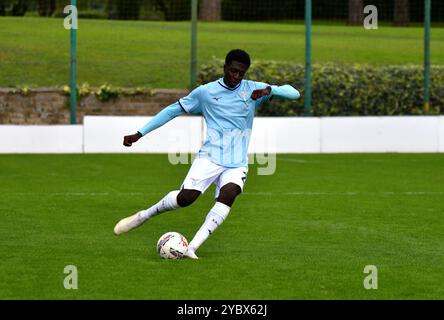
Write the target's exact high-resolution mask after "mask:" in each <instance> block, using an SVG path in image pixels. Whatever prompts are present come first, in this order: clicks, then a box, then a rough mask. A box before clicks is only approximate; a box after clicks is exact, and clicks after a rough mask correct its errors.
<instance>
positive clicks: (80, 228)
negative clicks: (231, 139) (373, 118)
mask: <svg viewBox="0 0 444 320" xmlns="http://www.w3.org/2000/svg"><path fill="white" fill-rule="evenodd" d="M443 164H444V154H354V155H350V154H343V155H278V156H277V167H276V172H275V174H273V175H270V176H260V175H257V168H258V167H257V166H256V165H251V166H250V172H249V176H248V178H247V182H246V186H245V190H244V193H243V194H242V195H241V196H239V198H238V199H237V200H236V202H235V204H234V206H233V209H232V211H231V213H230V215H229V217H228V219H227V220H226V221H225V222H224V224H223V225H222V226H221V227H220V228H219V229H218V230H217V231H216V232H215V233H214V234H213V235H212V236H211V237H210V238H209V239H208V241H207V242H205V243H204V244H203V246H202V247H201V248H200V250H199V251H198V255H199V256H200V260H197V261H195V260H179V261H167V260H162V259H160V258H159V257H158V256H157V254H156V250H155V244H156V242H157V240H158V238H159V237H160V236H161V235H162V234H163V233H164V232H167V231H178V232H181V233H183V234H184V235H185V236H186V237H187V238H188V240H191V238H192V237H193V235H194V233H195V232H196V231H197V229H198V228H199V227H200V225H201V223H202V222H203V220H204V218H205V216H206V214H207V212H208V210H209V209H210V208H211V206H212V203H213V192H214V186H213V187H211V188H210V189H209V190H208V191H207V192H206V193H205V194H204V195H203V196H202V197H201V198H199V199H198V201H197V202H196V203H195V204H193V205H192V206H190V207H188V208H183V209H180V210H178V211H174V212H169V213H165V214H163V215H160V216H158V217H155V218H153V219H152V220H150V221H149V222H147V223H146V224H145V225H143V226H142V227H140V228H138V229H136V230H134V231H132V232H130V233H128V234H126V235H123V236H121V237H115V236H114V235H113V233H112V230H113V227H114V225H115V223H116V222H117V221H118V220H119V219H121V218H122V217H124V216H127V215H129V214H132V213H133V212H135V211H136V210H139V209H142V208H145V207H147V206H149V205H151V204H153V203H154V202H157V201H158V200H159V199H160V198H161V197H162V196H163V195H164V194H166V193H167V192H169V191H171V190H174V189H177V188H179V187H180V184H181V183H182V181H183V178H184V177H185V174H186V173H187V170H188V167H189V166H188V165H176V166H173V165H170V164H169V162H168V158H167V156H166V155H148V154H146V155H145V154H139V155H134V154H132V155H106V154H104V155H2V156H0V182H1V183H0V214H1V225H0V228H1V236H0V247H1V250H0V261H1V263H0V299H165V300H166V299H210V300H211V299H283V300H285V299H442V298H444V287H443V286H442V283H443V282H444V272H443V269H442V266H443V265H444V232H443V230H444V188H443V183H444V170H443ZM67 265H75V266H76V267H77V270H78V289H77V290H66V289H65V288H64V286H63V281H64V278H65V277H66V276H67V275H66V274H64V273H63V270H64V267H65V266H67ZM366 265H375V266H376V267H377V268H378V289H376V290H366V289H365V288H364V285H363V283H364V279H365V277H366V276H367V274H364V267H365V266H366Z"/></svg>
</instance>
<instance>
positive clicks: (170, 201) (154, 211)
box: [139, 190, 179, 220]
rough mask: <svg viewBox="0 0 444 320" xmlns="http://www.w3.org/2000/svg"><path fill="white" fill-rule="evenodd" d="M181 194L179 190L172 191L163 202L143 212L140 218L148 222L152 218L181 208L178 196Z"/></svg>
mask: <svg viewBox="0 0 444 320" xmlns="http://www.w3.org/2000/svg"><path fill="white" fill-rule="evenodd" d="M178 194H179V190H175V191H171V192H170V193H168V194H167V195H166V196H165V197H163V199H162V200H160V201H159V202H158V203H156V204H155V205H154V206H152V207H150V208H148V209H146V210H143V211H142V212H141V213H140V214H139V216H140V217H141V218H142V219H143V220H148V219H149V218H151V217H154V216H157V215H158V214H161V213H162V212H166V211H171V210H174V209H177V208H179V205H178V204H177V195H178Z"/></svg>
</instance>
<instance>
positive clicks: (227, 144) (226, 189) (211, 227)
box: [114, 49, 300, 259]
mask: <svg viewBox="0 0 444 320" xmlns="http://www.w3.org/2000/svg"><path fill="white" fill-rule="evenodd" d="M249 67H250V56H249V55H248V53H246V52H245V51H243V50H239V49H235V50H231V51H230V52H229V53H228V54H227V56H226V58H225V65H224V76H223V78H221V79H218V80H216V81H213V82H210V83H207V84H205V85H201V86H199V87H197V88H196V89H194V90H193V91H191V93H190V94H189V95H188V96H186V97H184V98H181V99H179V101H177V102H176V103H173V104H171V105H169V106H168V107H166V108H165V109H163V110H162V111H160V112H159V113H158V114H157V115H156V116H154V118H152V119H151V121H149V122H148V123H147V124H146V125H145V126H144V127H142V128H141V129H140V130H139V131H138V132H136V133H135V134H132V135H127V136H125V137H124V138H123V144H124V145H125V146H127V147H130V146H131V145H132V144H133V143H135V142H136V141H138V140H139V139H140V138H142V137H143V136H144V135H146V134H148V133H149V132H151V131H153V130H155V129H156V128H159V127H160V126H162V125H164V124H165V123H167V122H168V121H170V120H172V119H174V118H175V117H177V116H180V115H182V114H185V113H189V114H202V116H203V117H204V119H205V121H206V124H207V136H206V140H205V142H204V144H203V146H202V148H201V149H200V150H199V152H198V154H197V156H196V158H195V159H194V161H193V164H192V165H191V168H190V170H189V172H188V174H187V176H186V177H185V180H184V182H183V184H182V186H181V188H180V190H175V191H171V192H170V193H168V194H167V195H166V196H165V197H164V198H163V199H161V200H160V201H159V202H158V203H156V204H155V205H153V206H151V207H150V208H148V209H146V210H141V211H139V212H137V213H136V214H134V215H132V216H129V217H127V218H124V219H122V220H120V221H119V222H118V223H117V225H116V226H115V228H114V233H115V234H116V235H121V234H123V233H125V232H128V231H130V230H132V229H134V228H136V227H138V226H140V225H142V224H143V223H144V222H145V221H147V220H149V219H150V218H152V217H154V216H156V215H159V214H161V213H163V212H166V211H170V210H175V209H178V208H183V207H187V206H189V205H191V204H192V203H193V202H194V201H196V199H197V198H198V197H199V195H200V194H202V193H203V192H205V190H206V189H207V188H208V187H209V186H210V185H211V184H212V183H215V185H216V194H215V199H216V202H215V204H214V206H213V207H212V208H211V210H210V212H209V213H208V215H207V217H206V219H205V221H204V223H203V225H202V227H201V228H200V229H199V230H198V231H197V233H196V235H195V236H194V238H193V239H192V241H191V242H190V243H189V246H188V250H187V252H186V253H185V256H186V257H188V258H192V259H198V257H197V256H196V253H195V252H196V250H197V249H198V248H199V247H200V246H201V245H202V243H203V242H204V241H205V240H206V239H207V238H208V237H209V236H210V235H211V234H212V233H213V232H214V231H215V230H216V228H217V227H219V226H220V225H221V224H222V222H224V220H225V219H226V218H227V216H228V213H229V212H230V209H231V207H232V205H233V202H234V200H235V199H236V197H237V196H238V195H239V194H240V193H241V192H242V189H243V187H244V183H245V179H246V177H247V172H248V160H247V148H248V143H249V139H250V135H251V129H252V126H253V118H254V114H255V111H256V109H257V108H258V107H260V106H261V105H262V104H263V103H264V102H266V101H267V100H270V99H271V97H275V98H278V99H279V98H280V99H291V100H293V99H297V98H299V97H300V94H299V92H298V91H297V90H296V89H294V88H293V87H292V86H290V85H288V84H287V85H283V86H276V85H269V84H266V83H262V82H255V81H251V80H243V78H244V75H245V73H246V72H247V70H248V68H249Z"/></svg>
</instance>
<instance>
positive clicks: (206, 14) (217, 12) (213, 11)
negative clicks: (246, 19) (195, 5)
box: [199, 0, 222, 21]
mask: <svg viewBox="0 0 444 320" xmlns="http://www.w3.org/2000/svg"><path fill="white" fill-rule="evenodd" d="M221 10H222V0H202V1H201V4H200V11H199V20H203V21H220V20H221V18H222V15H221Z"/></svg>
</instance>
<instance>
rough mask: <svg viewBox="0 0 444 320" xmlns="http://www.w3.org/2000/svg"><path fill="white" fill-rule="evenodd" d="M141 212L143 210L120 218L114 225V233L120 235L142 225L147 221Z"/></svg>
mask: <svg viewBox="0 0 444 320" xmlns="http://www.w3.org/2000/svg"><path fill="white" fill-rule="evenodd" d="M141 212H142V211H139V212H137V213H136V214H133V215H132V216H129V217H126V218H124V219H122V220H120V221H119V222H118V223H117V224H116V226H115V227H114V234H115V235H116V236H119V235H121V234H123V233H126V232H128V231H130V230H132V229H135V228H137V227H139V226H141V225H142V224H143V223H144V222H145V220H144V219H143V218H141V217H140V213H141Z"/></svg>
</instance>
